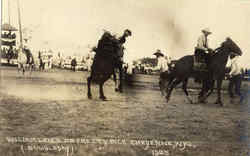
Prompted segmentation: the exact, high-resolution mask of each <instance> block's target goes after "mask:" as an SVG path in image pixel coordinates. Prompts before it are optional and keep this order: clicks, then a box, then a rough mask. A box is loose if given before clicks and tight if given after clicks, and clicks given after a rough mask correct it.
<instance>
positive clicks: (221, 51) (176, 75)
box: [160, 38, 242, 106]
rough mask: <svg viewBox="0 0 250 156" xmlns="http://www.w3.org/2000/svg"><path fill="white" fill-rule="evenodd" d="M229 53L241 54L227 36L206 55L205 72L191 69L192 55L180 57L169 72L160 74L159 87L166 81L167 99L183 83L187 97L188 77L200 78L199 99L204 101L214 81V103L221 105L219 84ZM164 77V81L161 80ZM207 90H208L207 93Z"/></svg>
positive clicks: (223, 74)
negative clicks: (215, 93)
mask: <svg viewBox="0 0 250 156" xmlns="http://www.w3.org/2000/svg"><path fill="white" fill-rule="evenodd" d="M231 53H236V54H237V55H242V52H241V49H240V48H239V47H238V46H237V45H236V43H235V42H234V41H232V40H231V39H230V38H227V39H226V41H224V42H223V43H222V44H221V46H220V47H219V48H217V49H216V53H215V54H213V55H212V56H208V57H207V59H206V60H207V69H208V71H207V72H198V71H195V70H194V69H193V64H194V56H193V55H189V56H184V57H182V58H180V59H179V60H178V61H176V63H175V67H174V69H173V71H172V72H171V73H169V74H167V75H165V76H163V75H162V76H161V79H162V82H161V81H160V82H161V84H160V85H161V88H162V87H164V86H166V85H165V84H166V83H168V85H167V86H166V87H165V88H166V93H167V95H166V99H167V101H169V100H170V96H171V92H172V90H173V89H174V88H175V87H176V86H177V85H178V84H180V83H181V82H182V83H183V90H184V92H185V93H186V95H187V97H189V95H188V92H187V83H188V79H189V78H190V77H194V78H199V79H201V80H202V90H201V92H200V94H199V99H201V101H204V100H205V99H206V98H207V97H208V96H209V95H210V94H211V93H212V92H213V88H214V83H215V81H216V82H217V94H218V97H217V100H216V102H215V103H216V104H220V105H221V106H223V103H222V101H221V86H222V82H223V79H224V77H225V67H226V63H227V59H228V56H229V55H230V54H231ZM164 77H165V78H164ZM164 79H165V82H163V80H164ZM166 79H167V82H166ZM209 90H210V92H209V93H208V91H209ZM191 102H192V101H191Z"/></svg>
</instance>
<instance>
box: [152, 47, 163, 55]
mask: <svg viewBox="0 0 250 156" xmlns="http://www.w3.org/2000/svg"><path fill="white" fill-rule="evenodd" d="M153 55H155V56H157V57H158V56H162V57H163V56H164V54H163V53H162V52H161V50H160V49H157V50H156V52H155V53H154V54H153Z"/></svg>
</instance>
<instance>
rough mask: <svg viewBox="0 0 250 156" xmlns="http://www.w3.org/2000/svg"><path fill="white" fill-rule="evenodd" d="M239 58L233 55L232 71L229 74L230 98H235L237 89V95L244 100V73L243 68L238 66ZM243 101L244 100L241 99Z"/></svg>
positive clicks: (231, 57)
mask: <svg viewBox="0 0 250 156" xmlns="http://www.w3.org/2000/svg"><path fill="white" fill-rule="evenodd" d="M238 57H239V56H236V55H231V56H230V59H231V71H230V73H229V86H228V91H229V96H230V97H231V98H234V97H235V96H234V93H233V87H235V94H236V95H238V96H240V97H241V98H242V94H241V92H240V88H241V81H242V73H241V68H240V67H239V65H238ZM241 100H242V99H241Z"/></svg>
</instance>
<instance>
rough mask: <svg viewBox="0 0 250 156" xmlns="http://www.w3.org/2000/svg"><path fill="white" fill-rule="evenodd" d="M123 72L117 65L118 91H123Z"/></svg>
mask: <svg viewBox="0 0 250 156" xmlns="http://www.w3.org/2000/svg"><path fill="white" fill-rule="evenodd" d="M122 79H123V73H122V67H119V91H120V92H121V93H122V92H123V81H122Z"/></svg>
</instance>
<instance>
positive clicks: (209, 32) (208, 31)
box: [201, 28, 212, 34]
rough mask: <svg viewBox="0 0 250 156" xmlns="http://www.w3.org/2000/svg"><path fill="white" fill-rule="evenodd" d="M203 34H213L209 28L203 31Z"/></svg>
mask: <svg viewBox="0 0 250 156" xmlns="http://www.w3.org/2000/svg"><path fill="white" fill-rule="evenodd" d="M201 31H202V32H203V33H208V34H212V32H211V31H210V29H209V28H205V29H202V30H201Z"/></svg>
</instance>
